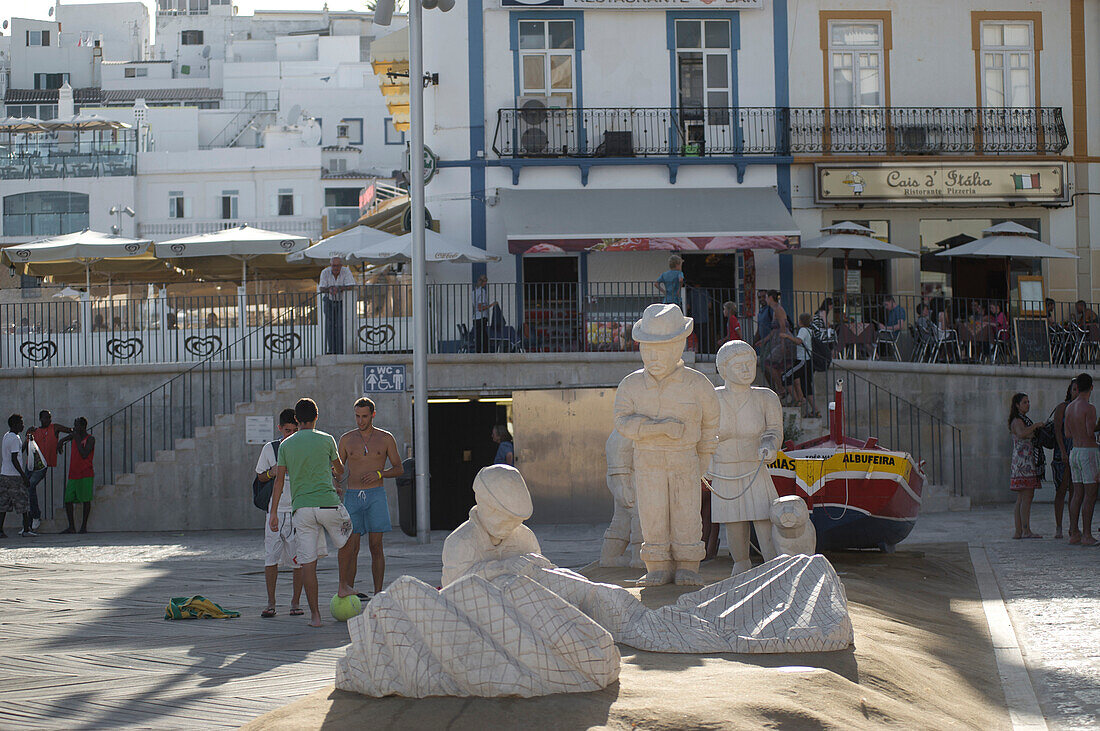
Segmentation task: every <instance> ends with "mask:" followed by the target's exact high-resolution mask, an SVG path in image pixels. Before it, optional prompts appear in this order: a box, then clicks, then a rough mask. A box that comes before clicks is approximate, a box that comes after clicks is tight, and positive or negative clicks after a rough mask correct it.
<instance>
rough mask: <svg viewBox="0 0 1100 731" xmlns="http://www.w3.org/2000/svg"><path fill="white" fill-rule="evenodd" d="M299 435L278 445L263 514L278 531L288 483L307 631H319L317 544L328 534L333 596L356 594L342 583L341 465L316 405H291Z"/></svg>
mask: <svg viewBox="0 0 1100 731" xmlns="http://www.w3.org/2000/svg"><path fill="white" fill-rule="evenodd" d="M294 416H295V418H296V419H297V421H298V431H297V433H295V434H294V435H292V436H290V437H288V438H287V439H284V440H283V441H282V443H281V444H280V445H279V456H278V458H277V460H276V464H277V465H278V466H277V468H276V472H275V488H274V489H273V490H272V492H271V507H270V508H268V527H269V528H270V529H271V530H273V531H277V530H279V514H278V505H279V501H280V500H281V499H282V495H283V489H284V487H285V485H286V482H287V479H288V478H289V480H290V496H291V507H292V509H293V511H294V518H293V525H294V534H295V536H296V537H297V546H298V563H299V564H301V566H302V583H303V585H304V586H305V590H306V600H307V601H308V602H309V611H310V619H309V626H310V627H320V626H321V610H320V607H319V605H318V603H317V542H318V540H319V539H320V540H324V534H325V533H328V536H329V538H330V539H332V542H333V544H335V546H336V548H337V550H338V554H337V555H338V559H339V567H340V586H339V588H338V589H337V591H336V593H337V594H338V595H340V596H350V595H352V594H354V593H355V589H354V588H353V587H352V586H351V583H350V582H349V581H348V580H347V576H346V573H347V571H346V568H345V567H346V565H347V556H348V554H349V551H350V546H349V545H348V538H349V537H350V536H351V517H350V516H349V515H348V511H347V510H346V509H345V508H344V506H343V504H342V503H341V502H340V496H339V494H337V492H336V487H335V486H334V483H333V480H334V477H335V479H336V480H339V478H340V477H341V476H342V475H343V474H344V464H343V462H341V461H340V455H339V453H338V452H337V450H336V440H335V439H333V438H332V435H330V434H326V433H325V432H323V431H318V430H317V429H315V428H314V427H315V426H316V425H317V404H316V403H314V402H313V399H308V398H304V399H300V400H299V401H298V403H296V404H295V405H294Z"/></svg>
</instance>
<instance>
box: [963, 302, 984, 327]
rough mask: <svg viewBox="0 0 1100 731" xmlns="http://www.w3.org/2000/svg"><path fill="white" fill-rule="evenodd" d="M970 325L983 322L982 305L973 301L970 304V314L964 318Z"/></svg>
mask: <svg viewBox="0 0 1100 731" xmlns="http://www.w3.org/2000/svg"><path fill="white" fill-rule="evenodd" d="M966 319H967V321H968V322H970V323H971V324H977V323H980V322H982V321H984V320H985V308H984V307H982V303H981V302H978V301H974V302H971V303H970V314H969V316H968V317H967V318H966Z"/></svg>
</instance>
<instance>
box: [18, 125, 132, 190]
mask: <svg viewBox="0 0 1100 731" xmlns="http://www.w3.org/2000/svg"><path fill="white" fill-rule="evenodd" d="M69 134H72V133H69ZM114 134H116V135H117V139H116V140H113V141H107V140H103V141H100V140H87V139H80V140H77V139H74V140H72V141H61V140H58V139H56V137H55V136H54V135H46V134H36V135H12V136H0V180H38V179H42V178H99V177H119V176H128V175H136V174H137V137H136V136H135V134H134V131H133V130H118V131H117V132H115V133H114Z"/></svg>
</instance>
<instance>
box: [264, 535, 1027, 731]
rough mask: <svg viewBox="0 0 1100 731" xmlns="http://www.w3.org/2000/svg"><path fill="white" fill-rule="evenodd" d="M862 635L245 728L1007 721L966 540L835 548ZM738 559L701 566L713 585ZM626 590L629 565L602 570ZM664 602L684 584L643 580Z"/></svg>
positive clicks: (627, 663) (337, 709)
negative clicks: (594, 684)
mask: <svg viewBox="0 0 1100 731" xmlns="http://www.w3.org/2000/svg"><path fill="white" fill-rule="evenodd" d="M829 558H830V560H832V562H833V564H834V566H835V567H836V570H837V572H838V573H839V574H840V578H841V580H842V581H843V582H844V586H845V589H846V591H847V594H848V601H849V604H850V611H851V616H852V623H853V624H854V626H855V634H856V644H855V647H854V648H851V649H849V650H847V651H844V652H830V653H813V654H797V655H795V654H789V655H733V654H721V655H672V654H662V653H649V652H640V651H637V650H633V649H632V648H629V647H625V646H620V651H621V652H622V662H623V664H622V673H621V675H620V678H619V682H618V683H616V684H614V685H611V686H610V687H608V688H605V689H604V690H602V691H598V692H595V693H584V694H570V695H556V696H545V697H542V698H530V699H519V698H504V699H501V698H495V699H489V698H427V699H422V700H413V699H405V698H367V697H364V696H359V695H356V694H352V693H343V692H340V691H336V690H334V689H333V688H329V689H327V690H322V691H319V692H317V693H315V694H313V695H311V696H308V697H307V698H305V699H303V700H301V701H298V702H297V703H293V704H291V705H289V706H287V707H285V708H282V709H279V710H277V711H273V712H272V713H269V714H267V715H265V716H262V717H261V718H259V719H257V720H256V721H254V722H253V723H251V724H249V726H247V727H246V728H255V729H260V728H262V729H284V728H285V729H303V728H319V727H321V726H324V727H325V728H333V729H341V728H349V729H352V728H355V729H360V728H364V727H370V728H395V729H396V728H400V729H421V728H423V729H438V728H454V729H476V730H477V731H485V730H486V729H491V728H518V727H522V728H524V729H525V730H528V729H542V728H547V729H549V728H554V729H576V728H603V727H606V728H645V729H690V728H760V727H765V728H788V729H803V728H809V729H813V728H844V729H850V728H880V727H881V726H883V725H884V724H894V725H898V726H900V727H903V728H926V729H949V728H979V727H980V728H983V729H1001V728H1004V729H1007V728H1009V727H1010V724H1009V720H1008V714H1007V711H1006V710H1005V708H1004V705H1005V704H1004V695H1003V693H1002V691H1001V686H1000V680H999V678H998V674H997V667H996V663H995V660H994V657H993V648H992V644H991V642H990V638H989V631H988V629H987V627H986V623H985V615H984V613H983V611H982V607H981V601H980V597H979V593H978V588H977V585H976V583H975V581H974V576H973V573H972V570H971V565H970V558H969V554H968V553H967V550H966V546H965V545H961V544H960V545H944V546H935V547H930V546H924V547H922V550H921V551H904V550H902V551H898V552H897V553H896V554H893V555H889V556H888V555H883V554H879V553H851V554H835V555H830V556H829ZM729 570H730V562H729V560H728V559H724V560H723V559H717V560H715V561H710V562H708V563H705V564H703V574H704V576H705V577H706V578H707V580H708V581H716V580H718V579H721V578H724V577H725V576H728V575H729ZM584 573H585V574H586V575H587V576H589V578H592V579H593V580H596V581H606V582H609V583H618V584H621V585H624V586H629V584H627V581H628V580H629V579H633V578H636V577H637V575H638V574H639V572H638V571H637V570H633V569H593V570H588V571H585V572H584ZM635 591H636V592H637V594H638V596H640V597H641V599H642V601H643V602H645V603H646V604H647V605H649V606H651V607H658V606H662V605H664V604H668V603H671V602H673V601H675V599H676V597H677V596H679V595H680V594H681V593H684V592H685V590H684V589H679V588H677V587H673V586H664V587H658V588H654V589H646V590H644V591H642V590H635Z"/></svg>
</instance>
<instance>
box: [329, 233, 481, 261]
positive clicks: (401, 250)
mask: <svg viewBox="0 0 1100 731" xmlns="http://www.w3.org/2000/svg"><path fill="white" fill-rule="evenodd" d="M333 238H335V237H333ZM349 256H350V258H351V259H353V260H358V261H371V262H375V263H389V262H393V261H412V233H411V232H410V233H407V234H402V235H400V236H394V237H391V238H390V240H388V241H383V242H381V243H378V244H374V245H372V246H368V247H366V248H363V249H359V250H357V251H353V252H352V253H351V254H350V255H349ZM424 260H425V261H426V262H428V263H429V264H430V263H432V262H453V263H455V264H474V263H482V262H487V261H500V257H499V256H495V255H493V254H489V253H487V252H486V251H485V250H484V249H479V248H477V247H476V246H471V245H470V244H466V243H462V242H459V241H453V240H451V239H449V238H447V237H446V236H442V235H440V234H437V233H436V232H435V231H432V230H431V229H427V230H425V231H424Z"/></svg>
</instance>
